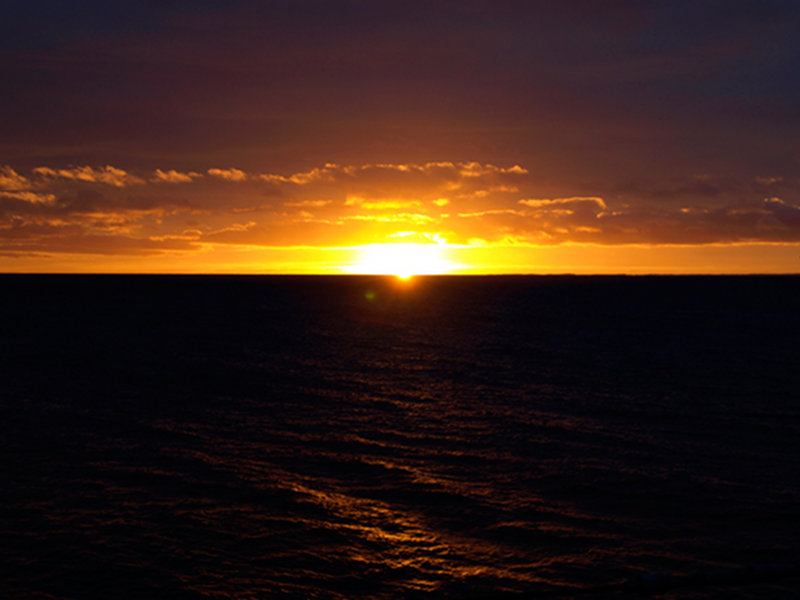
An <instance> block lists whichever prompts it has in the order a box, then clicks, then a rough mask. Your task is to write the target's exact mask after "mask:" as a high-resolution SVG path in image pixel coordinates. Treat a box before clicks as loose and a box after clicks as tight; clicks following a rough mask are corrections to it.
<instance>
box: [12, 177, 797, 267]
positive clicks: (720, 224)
mask: <svg viewBox="0 0 800 600" xmlns="http://www.w3.org/2000/svg"><path fill="white" fill-rule="evenodd" d="M795 186H796V184H795V183H794V182H787V181H785V180H783V179H780V178H777V177H772V178H769V177H762V178H759V179H758V180H754V181H738V182H737V181H731V180H726V181H715V180H713V179H712V178H709V177H701V176H697V177H694V178H692V179H691V180H689V181H686V182H675V183H674V185H673V188H672V189H665V188H657V189H654V190H649V191H645V190H638V191H637V193H639V194H641V195H643V196H644V195H647V196H648V197H649V200H648V201H647V202H644V201H642V202H637V201H635V199H632V198H631V192H625V193H616V194H611V195H606V194H595V195H582V196H565V197H542V196H541V195H539V194H537V187H538V186H537V180H536V178H535V177H534V176H533V175H532V174H531V173H530V172H529V170H528V169H526V168H524V167H523V166H520V165H510V166H496V165H493V164H488V163H479V162H461V163H455V162H430V163H421V164H414V163H410V164H364V165H337V164H332V163H327V164H324V165H321V166H319V167H315V168H312V169H309V170H307V171H302V172H296V173H287V174H282V173H268V172H252V171H250V172H249V171H245V170H244V169H239V168H236V167H230V166H228V167H211V168H207V169H205V170H202V171H201V170H199V169H198V170H195V171H187V172H180V171H177V170H175V169H166V168H165V169H155V170H154V171H152V172H137V173H133V172H129V171H128V170H126V169H123V168H120V167H116V166H112V165H104V166H94V167H93V166H73V167H65V168H54V167H47V166H40V167H35V168H33V169H31V170H30V171H27V172H26V171H22V170H17V169H15V168H13V167H12V166H10V165H5V166H2V167H0V215H2V216H1V217H0V252H2V253H3V254H4V255H6V256H11V255H31V254H54V253H79V254H103V255H107V254H132V255H151V256H152V255H156V254H158V253H163V252H170V251H186V252H191V251H197V250H200V249H202V248H204V247H208V246H209V245H228V246H242V245H244V246H263V247H281V246H320V247H331V246H337V247H341V246H354V245H361V244H367V243H385V242H393V241H406V242H408V241H415V242H429V243H430V242H438V243H443V242H447V243H450V244H459V245H493V244H496V245H506V246H508V245H517V246H519V245H526V244H530V245H555V244H563V243H569V242H572V243H592V244H649V245H659V244H730V243H763V242H767V243H775V242H780V243H800V206H798V205H797V204H794V203H792V202H790V201H788V200H785V199H783V197H782V196H781V195H780V194H783V193H788V194H790V195H791V194H794V193H795V192H796V187H795ZM675 195H680V197H681V198H682V200H683V201H682V202H681V203H675V202H672V201H670V202H661V203H660V204H659V203H657V202H654V201H653V198H659V197H665V198H669V199H671V198H673V197H674V196H675Z"/></svg>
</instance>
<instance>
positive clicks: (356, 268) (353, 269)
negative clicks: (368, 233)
mask: <svg viewBox="0 0 800 600" xmlns="http://www.w3.org/2000/svg"><path fill="white" fill-rule="evenodd" d="M457 268H459V265H457V264H456V263H453V262H451V261H450V260H448V259H447V258H446V257H445V245H444V244H370V245H368V246H363V247H362V248H361V250H360V252H359V256H358V258H357V262H356V263H355V264H353V265H350V266H346V267H344V270H345V271H347V272H348V273H353V274H359V275H397V276H398V277H401V278H404V279H405V278H408V277H411V276H412V275H443V274H446V273H451V272H452V271H454V270H455V269H457Z"/></svg>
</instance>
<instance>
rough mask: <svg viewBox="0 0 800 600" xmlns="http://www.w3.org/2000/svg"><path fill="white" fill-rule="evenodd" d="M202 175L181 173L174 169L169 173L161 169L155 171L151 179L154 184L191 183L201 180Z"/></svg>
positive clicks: (192, 172)
mask: <svg viewBox="0 0 800 600" xmlns="http://www.w3.org/2000/svg"><path fill="white" fill-rule="evenodd" d="M202 176H203V175H202V173H197V172H195V171H189V172H188V173H181V172H180V171H176V170H174V169H170V170H169V171H162V170H161V169H156V170H155V175H154V176H153V177H152V178H151V179H150V181H152V182H154V183H190V182H192V181H194V180H195V179H200V178H201V177H202Z"/></svg>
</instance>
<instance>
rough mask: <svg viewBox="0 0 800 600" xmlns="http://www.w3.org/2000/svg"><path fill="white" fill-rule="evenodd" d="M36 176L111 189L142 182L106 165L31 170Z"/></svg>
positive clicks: (133, 176) (142, 181)
mask: <svg viewBox="0 0 800 600" xmlns="http://www.w3.org/2000/svg"><path fill="white" fill-rule="evenodd" d="M33 172H34V173H35V174H36V175H39V176H41V177H44V178H62V179H71V180H73V181H82V182H87V183H103V184H105V185H110V186H113V187H125V186H127V185H134V184H142V183H144V180H143V179H141V178H139V177H136V176H135V175H131V174H130V173H127V172H126V171H123V170H122V169H118V168H117V167H112V166H111V165H106V166H105V167H102V168H99V169H95V168H92V167H89V166H86V167H72V168H70V169H52V168H50V167H37V168H35V169H34V170H33Z"/></svg>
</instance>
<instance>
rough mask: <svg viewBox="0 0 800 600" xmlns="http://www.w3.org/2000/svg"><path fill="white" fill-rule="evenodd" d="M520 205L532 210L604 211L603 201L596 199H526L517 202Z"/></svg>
mask: <svg viewBox="0 0 800 600" xmlns="http://www.w3.org/2000/svg"><path fill="white" fill-rule="evenodd" d="M519 203H520V204H524V205H525V206H531V207H534V208H550V209H552V208H557V207H559V206H561V207H576V206H581V207H585V206H588V207H590V208H591V207H597V208H600V209H601V210H606V209H607V208H608V207H607V206H606V203H605V201H604V200H603V199H602V198H597V197H573V198H528V199H523V200H519Z"/></svg>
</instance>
